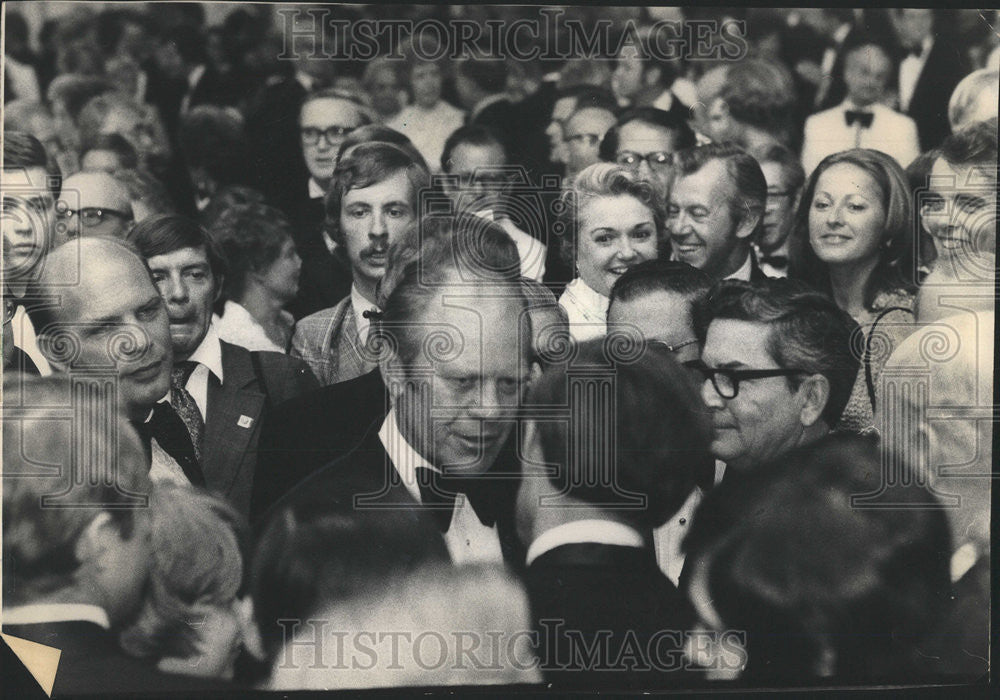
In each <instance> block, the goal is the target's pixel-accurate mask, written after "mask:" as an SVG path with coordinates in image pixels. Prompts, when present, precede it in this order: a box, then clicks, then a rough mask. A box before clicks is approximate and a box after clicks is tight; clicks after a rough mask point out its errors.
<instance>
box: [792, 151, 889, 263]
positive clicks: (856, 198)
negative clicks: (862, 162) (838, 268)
mask: <svg viewBox="0 0 1000 700" xmlns="http://www.w3.org/2000/svg"><path fill="white" fill-rule="evenodd" d="M884 229H885V207H884V206H883V205H882V191H881V189H880V188H879V185H878V183H877V182H876V181H875V179H874V178H873V177H872V176H871V175H869V174H868V173H867V172H865V171H864V170H862V169H861V168H859V167H858V166H856V165H852V164H850V163H837V164H835V165H831V166H830V167H829V168H827V169H826V170H825V171H823V173H822V174H821V175H820V176H819V179H818V180H817V181H816V190H815V191H814V192H813V196H812V202H811V203H810V206H809V244H810V245H811V246H812V249H813V251H815V253H816V257H818V258H819V259H820V260H822V261H823V262H824V263H827V264H828V265H844V264H856V263H864V262H869V261H871V260H874V259H876V258H877V257H878V254H879V248H880V246H881V245H882V241H883V240H884V238H885V233H884Z"/></svg>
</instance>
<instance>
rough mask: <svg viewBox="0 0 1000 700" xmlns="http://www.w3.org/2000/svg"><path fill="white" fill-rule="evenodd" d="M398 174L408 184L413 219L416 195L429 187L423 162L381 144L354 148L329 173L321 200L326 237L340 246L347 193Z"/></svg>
mask: <svg viewBox="0 0 1000 700" xmlns="http://www.w3.org/2000/svg"><path fill="white" fill-rule="evenodd" d="M399 172H404V173H406V177H407V179H408V180H409V181H410V197H411V200H410V206H411V207H412V208H413V212H414V215H419V211H418V207H419V204H420V193H421V192H422V191H426V190H427V188H428V187H430V180H431V176H430V173H429V172H428V170H427V165H426V164H425V163H424V160H423V158H420V160H419V161H418V160H416V159H415V158H414V154H413V153H411V152H410V151H409V150H408V149H406V148H404V147H402V146H397V145H396V144H394V143H386V142H383V141H374V142H370V143H361V144H358V145H357V146H355V147H354V149H353V150H352V151H351V152H350V153H348V154H347V155H346V156H344V158H343V160H341V161H340V162H338V163H337V167H336V169H335V170H334V171H333V179H332V180H331V181H330V188H329V189H328V190H327V193H326V199H325V200H324V206H325V209H326V224H325V225H326V230H327V233H329V234H330V237H331V238H332V239H333V240H334V241H336V242H337V243H339V244H340V245H344V233H343V231H341V230H340V209H341V206H342V205H343V201H344V196H345V195H346V194H347V193H348V192H349V191H350V190H355V189H361V188H364V187H371V186H372V185H376V184H378V183H380V182H384V181H385V180H388V179H389V178H390V177H392V176H393V175H395V174H396V173H399Z"/></svg>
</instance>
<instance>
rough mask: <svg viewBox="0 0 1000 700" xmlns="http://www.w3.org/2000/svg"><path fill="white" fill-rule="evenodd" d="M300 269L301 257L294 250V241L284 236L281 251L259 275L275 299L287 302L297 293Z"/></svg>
mask: <svg viewBox="0 0 1000 700" xmlns="http://www.w3.org/2000/svg"><path fill="white" fill-rule="evenodd" d="M301 271H302V259H301V258H300V257H299V254H298V253H297V252H296V250H295V243H293V242H292V239H291V238H286V239H285V242H284V243H283V244H282V246H281V252H280V253H278V257H277V259H276V260H275V261H274V262H273V263H271V266H270V267H268V268H267V270H266V271H265V272H264V273H263V274H262V275H261V277H262V280H263V282H264V286H265V287H267V289H269V290H270V291H271V293H272V294H274V296H275V298H276V299H281V300H282V301H284V302H289V301H291V300H292V299H294V298H295V295H296V294H298V293H299V273H300V272H301Z"/></svg>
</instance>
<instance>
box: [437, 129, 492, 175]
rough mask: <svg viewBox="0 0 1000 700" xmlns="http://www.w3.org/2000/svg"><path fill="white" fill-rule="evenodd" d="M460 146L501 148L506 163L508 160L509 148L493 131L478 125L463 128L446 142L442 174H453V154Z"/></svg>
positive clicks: (442, 153)
mask: <svg viewBox="0 0 1000 700" xmlns="http://www.w3.org/2000/svg"><path fill="white" fill-rule="evenodd" d="M459 146H479V147H480V148H483V147H492V148H499V149H500V152H501V153H503V154H504V155H503V157H504V162H506V160H507V148H506V146H504V145H503V141H501V140H500V137H499V136H497V134H496V132H494V131H493V130H492V129H488V128H487V127H485V126H478V125H470V126H461V127H459V128H457V129H455V130H454V131H453V132H451V134H450V135H449V136H448V138H447V140H446V141H445V142H444V149H443V150H442V151H441V171H442V172H445V173H448V172H451V154H452V153H453V152H454V150H455V149H456V148H458V147H459Z"/></svg>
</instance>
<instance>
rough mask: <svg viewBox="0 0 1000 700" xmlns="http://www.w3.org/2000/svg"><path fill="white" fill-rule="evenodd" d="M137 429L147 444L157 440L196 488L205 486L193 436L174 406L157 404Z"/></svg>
mask: <svg viewBox="0 0 1000 700" xmlns="http://www.w3.org/2000/svg"><path fill="white" fill-rule="evenodd" d="M136 428H137V429H138V430H139V434H140V435H142V437H143V439H144V440H145V441H146V443H147V444H148V443H149V441H150V440H151V439H153V438H156V442H157V444H158V445H159V446H160V447H161V448H163V450H164V452H166V453H167V454H168V455H170V457H171V458H172V459H173V460H174V461H175V462H177V465H178V466H179V467H180V468H181V470H182V471H183V472H184V476H186V477H187V479H188V481H190V482H191V483H192V484H194V485H195V486H204V485H205V475H204V473H203V472H202V471H201V464H200V463H199V461H198V458H197V457H195V451H194V446H193V445H192V443H191V434H190V433H189V432H188V430H187V427H186V426H185V425H184V421H182V420H181V417H180V416H179V415H178V414H177V411H176V410H175V409H174V407H173V406H171V405H170V404H168V403H167V402H166V401H162V402H160V403H158V404H156V406H154V407H153V415H152V416H150V418H149V420H148V421H147V422H145V423H142V424H140V425H137V426H136Z"/></svg>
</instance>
